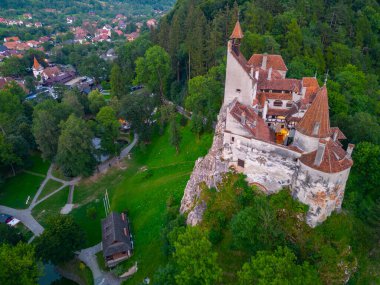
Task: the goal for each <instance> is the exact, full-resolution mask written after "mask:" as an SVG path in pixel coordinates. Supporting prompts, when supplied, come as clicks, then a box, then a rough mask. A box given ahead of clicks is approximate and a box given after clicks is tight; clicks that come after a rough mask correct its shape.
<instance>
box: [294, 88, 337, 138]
mask: <svg viewBox="0 0 380 285" xmlns="http://www.w3.org/2000/svg"><path fill="white" fill-rule="evenodd" d="M297 131H299V132H300V133H302V134H304V135H307V136H311V137H316V138H327V137H329V136H330V134H331V129H330V116H329V104H328V97H327V88H326V86H325V85H324V86H323V87H322V88H321V89H319V91H318V93H317V96H316V97H315V99H314V101H313V103H312V104H311V106H310V108H309V109H308V110H307V111H306V113H305V115H304V116H303V118H302V120H301V121H300V123H299V124H298V126H297Z"/></svg>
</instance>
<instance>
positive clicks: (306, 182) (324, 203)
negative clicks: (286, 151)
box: [291, 162, 350, 227]
mask: <svg viewBox="0 0 380 285" xmlns="http://www.w3.org/2000/svg"><path fill="white" fill-rule="evenodd" d="M349 173H350V169H346V170H344V171H341V172H337V173H324V172H321V171H318V170H315V169H313V168H311V167H309V166H307V165H304V164H303V163H300V162H299V164H298V167H297V169H296V171H295V172H294V176H293V179H292V185H291V190H292V196H293V198H295V199H297V200H299V201H300V202H301V203H304V204H306V205H308V206H309V211H308V213H307V217H306V222H307V223H308V224H309V225H310V226H311V227H315V226H316V225H318V224H320V223H322V222H323V221H325V220H326V219H327V217H328V216H330V215H331V213H332V212H333V211H335V210H337V211H340V209H341V206H342V202H343V197H344V189H345V187H346V182H347V179H348V175H349Z"/></svg>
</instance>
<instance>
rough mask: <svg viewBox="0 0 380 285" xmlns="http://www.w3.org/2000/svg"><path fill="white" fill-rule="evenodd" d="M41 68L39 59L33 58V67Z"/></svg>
mask: <svg viewBox="0 0 380 285" xmlns="http://www.w3.org/2000/svg"><path fill="white" fill-rule="evenodd" d="M40 68H41V65H40V63H39V62H38V60H37V59H36V57H34V60H33V69H37V70H38V69H40Z"/></svg>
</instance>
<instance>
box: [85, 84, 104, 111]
mask: <svg viewBox="0 0 380 285" xmlns="http://www.w3.org/2000/svg"><path fill="white" fill-rule="evenodd" d="M88 101H89V108H90V111H91V113H92V114H94V115H95V114H97V113H98V112H99V110H100V108H102V107H104V106H105V105H106V100H105V99H104V95H103V94H102V93H100V92H99V90H93V91H91V92H90V94H88Z"/></svg>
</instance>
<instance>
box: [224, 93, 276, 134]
mask: <svg viewBox="0 0 380 285" xmlns="http://www.w3.org/2000/svg"><path fill="white" fill-rule="evenodd" d="M230 114H231V115H232V116H233V117H234V118H235V119H236V120H237V121H239V122H240V124H241V125H242V126H243V127H244V128H245V129H246V130H247V131H249V132H250V133H251V134H252V135H253V136H254V137H255V138H257V139H260V140H264V141H272V140H273V138H272V135H271V132H270V129H269V127H268V126H267V124H266V123H265V121H264V120H263V118H261V117H260V116H259V115H258V114H256V112H255V111H254V110H253V109H252V108H250V107H248V106H245V105H243V104H241V103H239V102H238V101H236V102H235V104H234V106H233V107H232V109H231V111H230ZM242 115H245V123H244V124H243V122H242V121H241V117H242Z"/></svg>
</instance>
